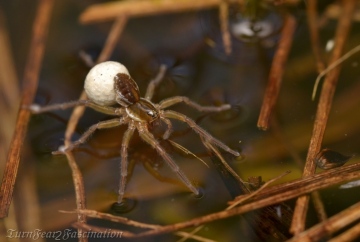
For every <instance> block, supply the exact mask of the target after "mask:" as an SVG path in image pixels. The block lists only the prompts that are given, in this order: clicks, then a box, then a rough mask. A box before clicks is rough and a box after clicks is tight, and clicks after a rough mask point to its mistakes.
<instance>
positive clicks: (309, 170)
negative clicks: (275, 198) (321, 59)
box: [290, 0, 356, 235]
mask: <svg viewBox="0 0 360 242" xmlns="http://www.w3.org/2000/svg"><path fill="white" fill-rule="evenodd" d="M355 4H356V1H355V0H347V1H343V6H344V9H343V14H342V15H341V18H340V20H339V24H338V27H337V31H336V36H335V47H334V51H333V53H332V57H331V61H330V64H331V63H333V62H335V61H337V60H338V59H339V58H340V57H341V55H342V52H343V49H344V45H345V41H346V39H347V35H348V33H349V30H350V26H351V22H352V15H353V13H354V9H355ZM339 73H340V66H337V67H336V68H334V69H333V70H332V71H331V72H329V73H328V75H327V76H326V78H325V80H324V84H323V87H322V90H321V95H320V100H319V103H318V107H317V112H316V118H315V122H314V127H313V133H312V137H311V140H310V145H309V150H308V154H307V158H306V163H305V167H304V171H303V177H308V176H311V175H313V174H314V172H315V169H316V164H315V157H316V155H317V154H318V153H319V151H320V149H321V143H322V140H323V137H324V133H325V128H326V124H327V120H328V117H329V113H330V109H331V105H332V100H333V96H334V93H335V89H336V84H337V80H338V77H339ZM308 204H309V196H302V197H299V198H298V200H297V202H296V206H295V210H294V216H293V220H292V224H291V229H290V231H291V232H292V233H293V234H295V235H296V234H298V233H300V232H302V231H303V230H304V228H305V218H306V212H307V209H308Z"/></svg>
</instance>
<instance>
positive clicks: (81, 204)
mask: <svg viewBox="0 0 360 242" xmlns="http://www.w3.org/2000/svg"><path fill="white" fill-rule="evenodd" d="M126 21H127V17H126V16H120V17H118V18H117V19H116V21H115V22H114V23H113V26H112V27H111V30H110V33H109V35H108V37H107V39H106V43H105V45H104V48H103V49H102V51H101V53H100V56H99V58H98V60H97V63H100V62H103V61H106V60H107V59H109V58H110V55H111V54H112V52H113V50H114V48H115V46H116V44H117V42H118V40H119V38H120V36H121V33H122V31H123V29H124V26H125V23H126ZM84 99H87V96H86V93H85V92H84V91H83V92H82V93H81V95H80V98H79V100H84ZM84 111H85V106H77V107H75V108H74V110H73V112H72V114H71V116H70V119H69V122H68V124H67V127H66V131H65V141H64V145H65V147H68V146H69V145H70V144H71V137H72V135H73V133H74V131H75V129H76V126H77V124H78V122H79V120H80V118H81V117H82V116H83V114H84ZM65 155H66V158H67V160H68V163H69V166H70V168H71V171H72V176H73V182H74V187H75V195H76V206H77V209H78V210H82V209H85V208H86V197H85V189H84V182H83V178H82V174H81V171H80V169H79V167H78V165H77V164H76V161H75V157H74V155H73V153H72V151H67V152H65ZM78 222H79V223H86V216H85V215H82V214H78ZM78 234H79V235H80V234H82V231H81V228H80V227H79V231H78ZM79 240H80V241H83V242H85V241H87V238H86V237H81V236H79Z"/></svg>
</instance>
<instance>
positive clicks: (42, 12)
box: [0, 0, 54, 218]
mask: <svg viewBox="0 0 360 242" xmlns="http://www.w3.org/2000/svg"><path fill="white" fill-rule="evenodd" d="M53 4H54V1H53V0H40V1H39V3H38V8H37V14H36V18H35V20H34V23H33V30H32V40H31V44H30V52H29V57H28V59H27V63H26V67H25V71H24V77H23V89H22V90H23V91H22V94H21V97H22V100H21V104H20V110H19V113H18V117H17V120H16V129H15V132H14V135H13V139H12V141H11V146H10V149H9V152H8V156H7V163H6V166H5V171H4V175H3V180H2V183H1V194H0V217H1V218H3V217H6V216H7V215H8V211H9V206H10V204H11V199H12V196H13V189H14V185H15V180H16V175H17V171H18V167H19V162H20V154H21V148H22V144H23V142H24V139H25V134H26V131H27V126H28V121H29V118H30V110H28V109H25V108H22V107H26V106H29V105H30V104H32V102H33V99H34V96H35V92H36V89H37V85H38V77H39V73H40V67H41V62H42V59H43V54H44V50H45V42H46V38H47V32H48V26H49V22H50V21H49V20H50V16H51V11H52V7H53Z"/></svg>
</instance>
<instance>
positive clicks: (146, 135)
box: [137, 124, 199, 195]
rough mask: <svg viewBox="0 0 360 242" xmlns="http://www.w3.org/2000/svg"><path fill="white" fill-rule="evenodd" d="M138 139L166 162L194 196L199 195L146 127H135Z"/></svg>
mask: <svg viewBox="0 0 360 242" xmlns="http://www.w3.org/2000/svg"><path fill="white" fill-rule="evenodd" d="M137 129H138V131H139V135H140V137H141V138H142V139H143V140H144V141H145V142H147V143H148V144H149V145H151V146H152V147H153V148H154V149H155V150H156V151H157V152H158V153H159V155H160V156H161V157H162V158H163V159H164V160H165V161H166V162H167V164H168V165H169V166H170V168H171V169H172V170H173V172H175V173H176V175H177V176H178V177H179V178H180V180H181V181H182V182H183V183H184V184H185V185H186V186H187V187H188V188H189V189H190V190H191V191H192V192H193V193H194V194H195V195H199V191H198V189H196V187H195V186H194V185H193V184H192V183H191V181H190V180H189V178H188V177H187V176H186V175H185V173H184V172H182V171H181V170H180V167H179V166H178V165H177V164H176V163H175V161H174V160H173V159H172V158H171V157H170V155H169V154H168V153H167V152H166V151H165V150H164V148H163V147H162V146H161V145H160V144H159V142H158V141H157V140H156V139H155V137H154V136H153V135H152V134H151V133H150V132H149V131H148V129H147V127H146V125H144V124H139V125H138V126H137Z"/></svg>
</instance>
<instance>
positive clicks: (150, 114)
mask: <svg viewBox="0 0 360 242" xmlns="http://www.w3.org/2000/svg"><path fill="white" fill-rule="evenodd" d="M147 114H148V115H149V116H151V117H155V116H156V115H155V112H153V111H152V110H150V111H148V112H147Z"/></svg>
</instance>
